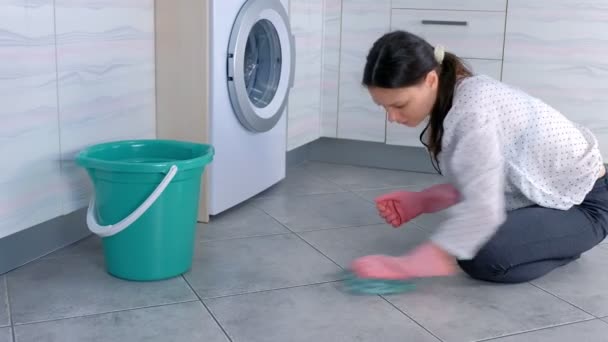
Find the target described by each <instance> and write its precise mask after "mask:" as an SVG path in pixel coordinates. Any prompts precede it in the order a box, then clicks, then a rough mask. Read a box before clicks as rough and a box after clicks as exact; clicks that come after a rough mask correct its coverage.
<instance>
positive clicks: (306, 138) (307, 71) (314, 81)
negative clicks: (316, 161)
mask: <svg viewBox="0 0 608 342" xmlns="http://www.w3.org/2000/svg"><path fill="white" fill-rule="evenodd" d="M289 18H290V23H291V29H292V32H293V35H294V37H295V44H296V65H297V67H296V69H295V75H294V76H295V79H294V85H293V88H292V89H291V91H290V92H289V105H288V109H287V115H288V116H287V118H288V120H287V134H288V137H287V149H288V150H292V149H294V148H297V147H300V146H302V145H304V144H306V143H309V142H311V141H313V140H316V139H317V138H319V131H320V128H319V125H320V119H321V118H320V117H321V91H320V89H319V86H320V85H321V58H322V55H321V51H322V49H323V0H308V1H303V0H292V1H291V4H290V12H289Z"/></svg>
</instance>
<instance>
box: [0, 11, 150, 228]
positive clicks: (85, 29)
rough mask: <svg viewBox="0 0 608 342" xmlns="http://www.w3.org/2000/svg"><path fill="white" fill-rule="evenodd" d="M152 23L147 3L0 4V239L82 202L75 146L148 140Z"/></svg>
mask: <svg viewBox="0 0 608 342" xmlns="http://www.w3.org/2000/svg"><path fill="white" fill-rule="evenodd" d="M53 5H55V8H54V7H53ZM153 19H154V2H153V0H88V1H86V0H83V1H72V0H55V1H53V0H41V1H36V2H32V1H27V0H12V1H3V2H1V3H0V35H3V36H5V37H2V38H3V39H0V102H1V103H2V106H0V123H1V124H0V155H2V156H3V157H4V158H5V161H3V163H2V166H1V167H0V170H1V172H0V189H1V190H0V238H2V237H4V236H7V235H10V234H12V233H15V232H17V231H20V230H23V229H25V228H28V227H31V226H33V225H36V224H39V223H42V222H44V221H47V220H49V219H52V218H54V217H56V216H59V215H61V214H66V213H69V212H71V211H74V210H76V209H79V208H81V207H83V206H85V205H86V204H87V201H88V194H89V192H88V181H87V179H86V176H85V174H84V172H83V171H82V170H81V169H79V168H77V167H76V166H75V165H74V163H73V161H72V160H73V157H74V155H75V153H76V152H77V151H79V150H80V149H82V148H83V147H85V146H88V145H90V144H93V143H97V142H102V141H108V140H116V139H123V138H145V137H154V136H155V98H154V88H155V87H154V33H153V27H154V25H153V24H154V21H153ZM55 33H56V34H55Z"/></svg>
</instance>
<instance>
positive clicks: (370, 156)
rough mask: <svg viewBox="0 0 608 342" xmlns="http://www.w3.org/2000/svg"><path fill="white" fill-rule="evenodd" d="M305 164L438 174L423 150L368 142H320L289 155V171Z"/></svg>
mask: <svg viewBox="0 0 608 342" xmlns="http://www.w3.org/2000/svg"><path fill="white" fill-rule="evenodd" d="M305 161H318V162H325V163H335V164H347V165H356V166H365V167H377V168H383V169H394V170H404V171H412V172H428V173H436V171H435V169H434V168H433V164H431V161H430V159H429V155H428V153H427V151H426V150H425V149H424V148H422V147H410V146H397V145H387V144H385V143H377V142H369V141H358V140H347V139H335V138H320V139H318V140H315V141H313V142H311V143H308V144H306V145H304V146H301V147H298V148H296V149H294V150H291V151H289V152H288V153H287V166H288V167H293V166H295V165H298V164H301V163H302V162H305Z"/></svg>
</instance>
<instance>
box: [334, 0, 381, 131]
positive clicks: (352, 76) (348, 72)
mask: <svg viewBox="0 0 608 342" xmlns="http://www.w3.org/2000/svg"><path fill="white" fill-rule="evenodd" d="M390 5H391V1H390V0H378V1H369V0H343V1H342V37H341V42H340V49H341V51H340V81H339V95H338V134H337V136H338V138H343V139H355V140H365V141H376V142H384V141H385V129H386V118H385V113H384V110H383V109H382V108H381V107H379V106H378V105H376V104H375V103H374V102H373V101H372V99H371V97H370V95H369V93H368V92H367V90H366V89H365V87H363V86H362V85H361V80H362V77H363V68H364V67H365V59H366V57H367V53H368V52H369V49H370V48H371V47H372V44H373V43H374V41H376V40H377V39H378V38H380V36H382V35H383V34H385V33H386V32H388V31H389V29H390V24H389V22H390Z"/></svg>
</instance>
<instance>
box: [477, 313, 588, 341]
mask: <svg viewBox="0 0 608 342" xmlns="http://www.w3.org/2000/svg"><path fill="white" fill-rule="evenodd" d="M597 320H598V319H597V318H587V319H583V320H580V321H576V322H567V323H559V324H555V325H551V326H546V327H542V328H536V329H531V330H526V331H520V332H516V333H512V334H505V335H501V336H496V337H489V338H483V339H481V340H475V341H473V342H492V341H496V340H498V339H502V338H506V337H513V336H520V335H526V334H531V333H535V332H538V331H543V330H549V329H555V328H561V327H566V326H569V325H575V324H581V323H585V322H591V321H597Z"/></svg>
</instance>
